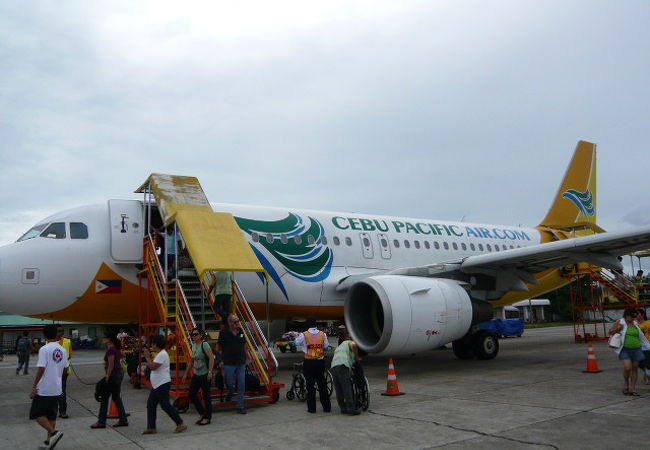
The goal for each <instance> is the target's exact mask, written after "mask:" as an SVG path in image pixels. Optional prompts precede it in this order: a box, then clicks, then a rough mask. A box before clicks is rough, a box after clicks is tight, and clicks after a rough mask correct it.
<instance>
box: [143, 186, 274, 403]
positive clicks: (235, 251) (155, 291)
mask: <svg viewBox="0 0 650 450" xmlns="http://www.w3.org/2000/svg"><path fill="white" fill-rule="evenodd" d="M136 192H143V193H144V194H145V205H148V208H149V210H148V212H147V215H148V219H149V220H148V222H149V227H151V214H152V213H151V205H152V204H154V203H155V204H157V206H158V210H159V212H160V215H161V218H162V220H163V223H164V225H165V226H173V229H174V232H175V234H176V233H178V234H179V235H182V237H183V241H184V242H185V245H186V247H187V251H188V253H189V257H190V258H189V259H190V261H191V266H192V267H190V268H188V267H185V268H182V269H180V270H178V269H177V270H176V272H175V273H174V277H173V279H172V280H166V278H165V273H164V271H163V269H162V266H161V264H160V261H159V260H158V256H157V254H156V248H155V245H154V240H153V238H152V236H151V234H148V235H147V237H146V238H145V243H144V268H143V270H142V277H141V279H142V280H144V281H145V282H146V293H147V295H146V299H145V300H144V301H143V302H142V303H141V304H142V307H141V328H142V331H143V334H144V335H151V334H159V332H160V331H159V330H160V328H161V327H165V329H166V330H168V332H169V334H170V335H173V336H172V339H170V340H171V341H173V343H174V345H173V346H172V348H171V350H168V352H169V354H170V359H171V360H172V362H173V363H175V364H174V369H173V370H174V371H175V377H173V379H172V384H173V389H172V395H173V396H174V397H176V401H175V402H176V403H175V404H176V406H177V407H178V408H179V410H181V411H182V410H183V409H186V408H187V407H188V406H189V393H188V390H189V385H188V384H187V383H183V381H182V379H181V378H182V375H183V373H184V371H185V367H186V366H185V362H186V361H187V358H189V357H191V348H192V347H191V340H190V335H189V333H190V331H191V330H192V328H194V327H195V326H197V325H199V326H201V327H202V328H204V330H206V331H210V333H209V335H210V336H211V337H212V338H213V342H214V341H216V339H217V337H218V333H217V332H216V330H217V329H218V324H219V323H220V322H221V317H219V316H218V315H217V314H216V313H215V308H214V304H215V301H214V300H215V298H214V296H210V297H208V295H207V292H208V290H209V289H208V286H209V283H210V280H211V276H212V274H213V273H214V272H216V271H233V272H240V271H255V272H258V273H264V274H265V271H264V269H263V268H262V266H261V264H260V263H259V260H258V259H257V257H256V256H255V255H254V253H253V252H252V250H251V249H250V246H249V245H248V242H247V241H246V240H245V239H244V238H243V236H242V233H241V230H240V229H239V227H238V226H237V225H236V222H235V220H234V218H233V217H232V215H230V214H225V213H215V212H213V211H212V208H211V207H210V205H209V203H208V201H207V198H206V197H205V194H203V190H202V188H201V186H200V184H199V183H198V180H196V179H195V178H193V177H179V176H173V175H159V174H152V175H151V176H150V177H149V178H148V180H147V182H146V183H145V184H144V185H143V186H142V187H141V188H140V190H139V191H136ZM141 286H142V281H141ZM232 308H233V309H232V311H233V312H234V313H235V314H237V315H238V317H239V318H240V320H241V325H242V330H243V332H244V336H245V338H246V341H247V344H248V345H247V352H248V360H249V363H248V369H249V371H250V372H251V373H252V374H253V375H254V376H255V377H256V378H257V380H259V388H257V389H255V390H254V391H252V390H248V389H247V391H246V395H245V403H246V404H247V405H249V404H255V403H274V402H276V401H277V400H278V399H279V389H280V388H281V387H283V386H284V385H282V384H279V383H274V382H273V377H274V376H275V375H276V374H277V360H276V359H275V356H274V355H273V353H272V352H271V350H270V346H269V343H268V342H267V340H266V338H265V337H264V335H263V334H262V332H261V329H260V326H259V323H258V322H257V320H256V318H255V317H254V315H253V314H252V312H251V309H250V307H249V305H248V302H247V301H246V299H245V298H244V296H243V294H242V292H241V290H240V289H239V286H238V285H237V283H236V282H235V283H233V302H232ZM225 319H226V318H224V322H225ZM155 320H158V322H156V321H155ZM168 342H169V341H168ZM213 348H214V345H213ZM224 397H225V396H224V393H223V392H221V390H220V389H219V388H217V387H213V389H212V399H213V405H214V406H215V407H230V406H234V402H223V398H224ZM217 398H219V399H220V400H221V401H220V402H218V403H215V399H217Z"/></svg>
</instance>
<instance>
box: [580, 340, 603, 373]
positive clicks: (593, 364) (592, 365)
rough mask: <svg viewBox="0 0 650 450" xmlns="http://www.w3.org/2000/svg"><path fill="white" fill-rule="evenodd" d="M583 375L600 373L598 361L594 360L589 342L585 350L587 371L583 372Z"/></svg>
mask: <svg viewBox="0 0 650 450" xmlns="http://www.w3.org/2000/svg"><path fill="white" fill-rule="evenodd" d="M583 372H584V373H598V372H602V370H600V369H599V368H598V360H597V359H596V353H594V346H593V344H592V343H591V342H589V348H588V349H587V370H583Z"/></svg>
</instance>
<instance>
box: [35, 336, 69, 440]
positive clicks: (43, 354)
mask: <svg viewBox="0 0 650 450" xmlns="http://www.w3.org/2000/svg"><path fill="white" fill-rule="evenodd" d="M56 330H57V327H56V325H53V324H50V325H46V326H45V327H44V328H43V334H44V335H45V339H46V340H47V344H45V345H44V346H43V347H41V348H40V350H39V351H38V363H37V365H36V366H37V367H38V370H37V371H36V377H35V378H34V385H33V386H32V391H31V393H30V394H29V398H31V399H32V407H31V409H30V411H29V418H30V419H32V420H36V422H38V424H39V425H40V426H42V427H43V428H45V430H46V431H47V439H46V440H45V442H44V444H45V448H47V449H48V450H49V449H53V448H54V447H55V446H56V444H57V443H58V442H59V440H60V439H61V437H63V433H62V432H61V431H57V429H56V411H57V408H58V406H59V397H60V396H61V393H62V382H61V377H62V376H63V371H64V370H65V369H66V368H67V367H68V366H69V363H68V354H67V353H66V351H65V349H64V348H63V347H61V346H60V345H59V343H58V342H57V335H56Z"/></svg>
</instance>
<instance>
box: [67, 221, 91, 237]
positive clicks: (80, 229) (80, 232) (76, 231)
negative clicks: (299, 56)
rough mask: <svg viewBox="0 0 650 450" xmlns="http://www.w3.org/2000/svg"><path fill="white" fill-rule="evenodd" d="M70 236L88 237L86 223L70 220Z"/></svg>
mask: <svg viewBox="0 0 650 450" xmlns="http://www.w3.org/2000/svg"><path fill="white" fill-rule="evenodd" d="M70 237H71V238H72V239H88V227H87V226H86V224H85V223H81V222H70Z"/></svg>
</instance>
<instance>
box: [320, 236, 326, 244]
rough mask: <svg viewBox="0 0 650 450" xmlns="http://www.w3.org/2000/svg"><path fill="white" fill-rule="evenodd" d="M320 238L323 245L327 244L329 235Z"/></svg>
mask: <svg viewBox="0 0 650 450" xmlns="http://www.w3.org/2000/svg"><path fill="white" fill-rule="evenodd" d="M320 240H321V241H322V242H323V245H327V236H323V237H322V238H320Z"/></svg>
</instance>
